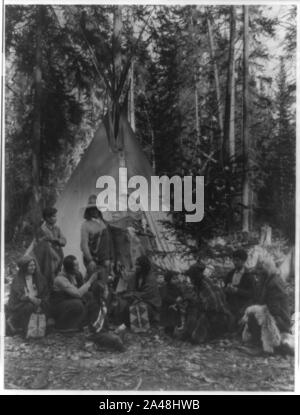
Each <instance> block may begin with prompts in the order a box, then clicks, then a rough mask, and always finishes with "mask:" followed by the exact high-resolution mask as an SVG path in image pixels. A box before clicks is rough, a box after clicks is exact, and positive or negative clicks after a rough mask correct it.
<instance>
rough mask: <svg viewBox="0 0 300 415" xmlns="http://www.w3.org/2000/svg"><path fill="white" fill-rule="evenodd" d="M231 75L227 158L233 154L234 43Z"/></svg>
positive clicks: (231, 157) (232, 156)
mask: <svg viewBox="0 0 300 415" xmlns="http://www.w3.org/2000/svg"><path fill="white" fill-rule="evenodd" d="M232 60H233V76H232V82H231V91H230V104H231V105H230V122H229V158H230V159H231V161H233V158H234V156H235V44H233V58H232Z"/></svg>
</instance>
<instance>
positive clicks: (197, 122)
mask: <svg viewBox="0 0 300 415" xmlns="http://www.w3.org/2000/svg"><path fill="white" fill-rule="evenodd" d="M194 83H195V129H196V145H197V146H198V145H200V117H199V97H198V79H197V75H196V74H195V76H194Z"/></svg>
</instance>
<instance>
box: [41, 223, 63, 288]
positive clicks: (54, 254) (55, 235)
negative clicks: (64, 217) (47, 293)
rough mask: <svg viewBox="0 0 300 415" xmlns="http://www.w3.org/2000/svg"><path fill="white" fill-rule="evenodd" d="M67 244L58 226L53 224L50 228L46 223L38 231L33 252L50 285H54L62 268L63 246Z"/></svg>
mask: <svg viewBox="0 0 300 415" xmlns="http://www.w3.org/2000/svg"><path fill="white" fill-rule="evenodd" d="M65 244H66V239H65V237H64V236H63V235H62V233H61V231H60V229H59V227H58V226H53V227H52V228H51V229H50V228H49V227H48V226H47V225H46V223H44V224H43V225H42V226H41V227H40V229H39V230H38V232H37V237H36V245H35V247H34V250H33V254H34V256H35V258H36V260H37V262H38V264H39V267H40V270H41V273H42V274H43V275H44V276H45V278H46V280H47V282H48V285H49V287H51V286H52V284H53V281H54V278H55V277H56V275H57V274H58V273H59V271H60V269H61V266H62V261H63V250H62V246H64V245H65Z"/></svg>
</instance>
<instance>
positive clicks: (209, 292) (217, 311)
mask: <svg viewBox="0 0 300 415" xmlns="http://www.w3.org/2000/svg"><path fill="white" fill-rule="evenodd" d="M204 270H205V265H204V264H202V263H197V264H194V265H192V266H191V267H190V268H189V269H188V271H187V272H186V274H187V275H188V276H189V278H190V280H191V283H192V284H193V288H194V293H193V294H192V295H190V296H188V297H187V300H188V306H187V310H186V325H185V331H184V337H185V338H187V339H189V340H190V341H191V342H192V343H195V344H199V343H203V342H205V341H206V340H209V339H211V338H215V337H218V336H220V335H222V334H224V333H225V332H226V331H227V330H229V328H230V326H231V323H232V315H231V313H230V311H229V309H228V306H227V303H226V299H225V296H224V294H223V291H222V289H221V288H220V287H218V286H217V285H215V284H213V282H212V281H211V280H210V279H209V278H207V277H205V276H204V274H203V272H204Z"/></svg>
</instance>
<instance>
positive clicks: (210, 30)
mask: <svg viewBox="0 0 300 415" xmlns="http://www.w3.org/2000/svg"><path fill="white" fill-rule="evenodd" d="M207 27H208V40H209V49H210V56H211V60H212V63H213V69H214V79H215V87H216V98H217V106H218V124H219V130H220V154H222V148H223V136H224V132H223V109H222V102H221V90H220V77H219V70H218V65H217V61H216V54H215V43H214V36H213V19H212V16H211V14H210V12H209V10H208V9H207Z"/></svg>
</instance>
